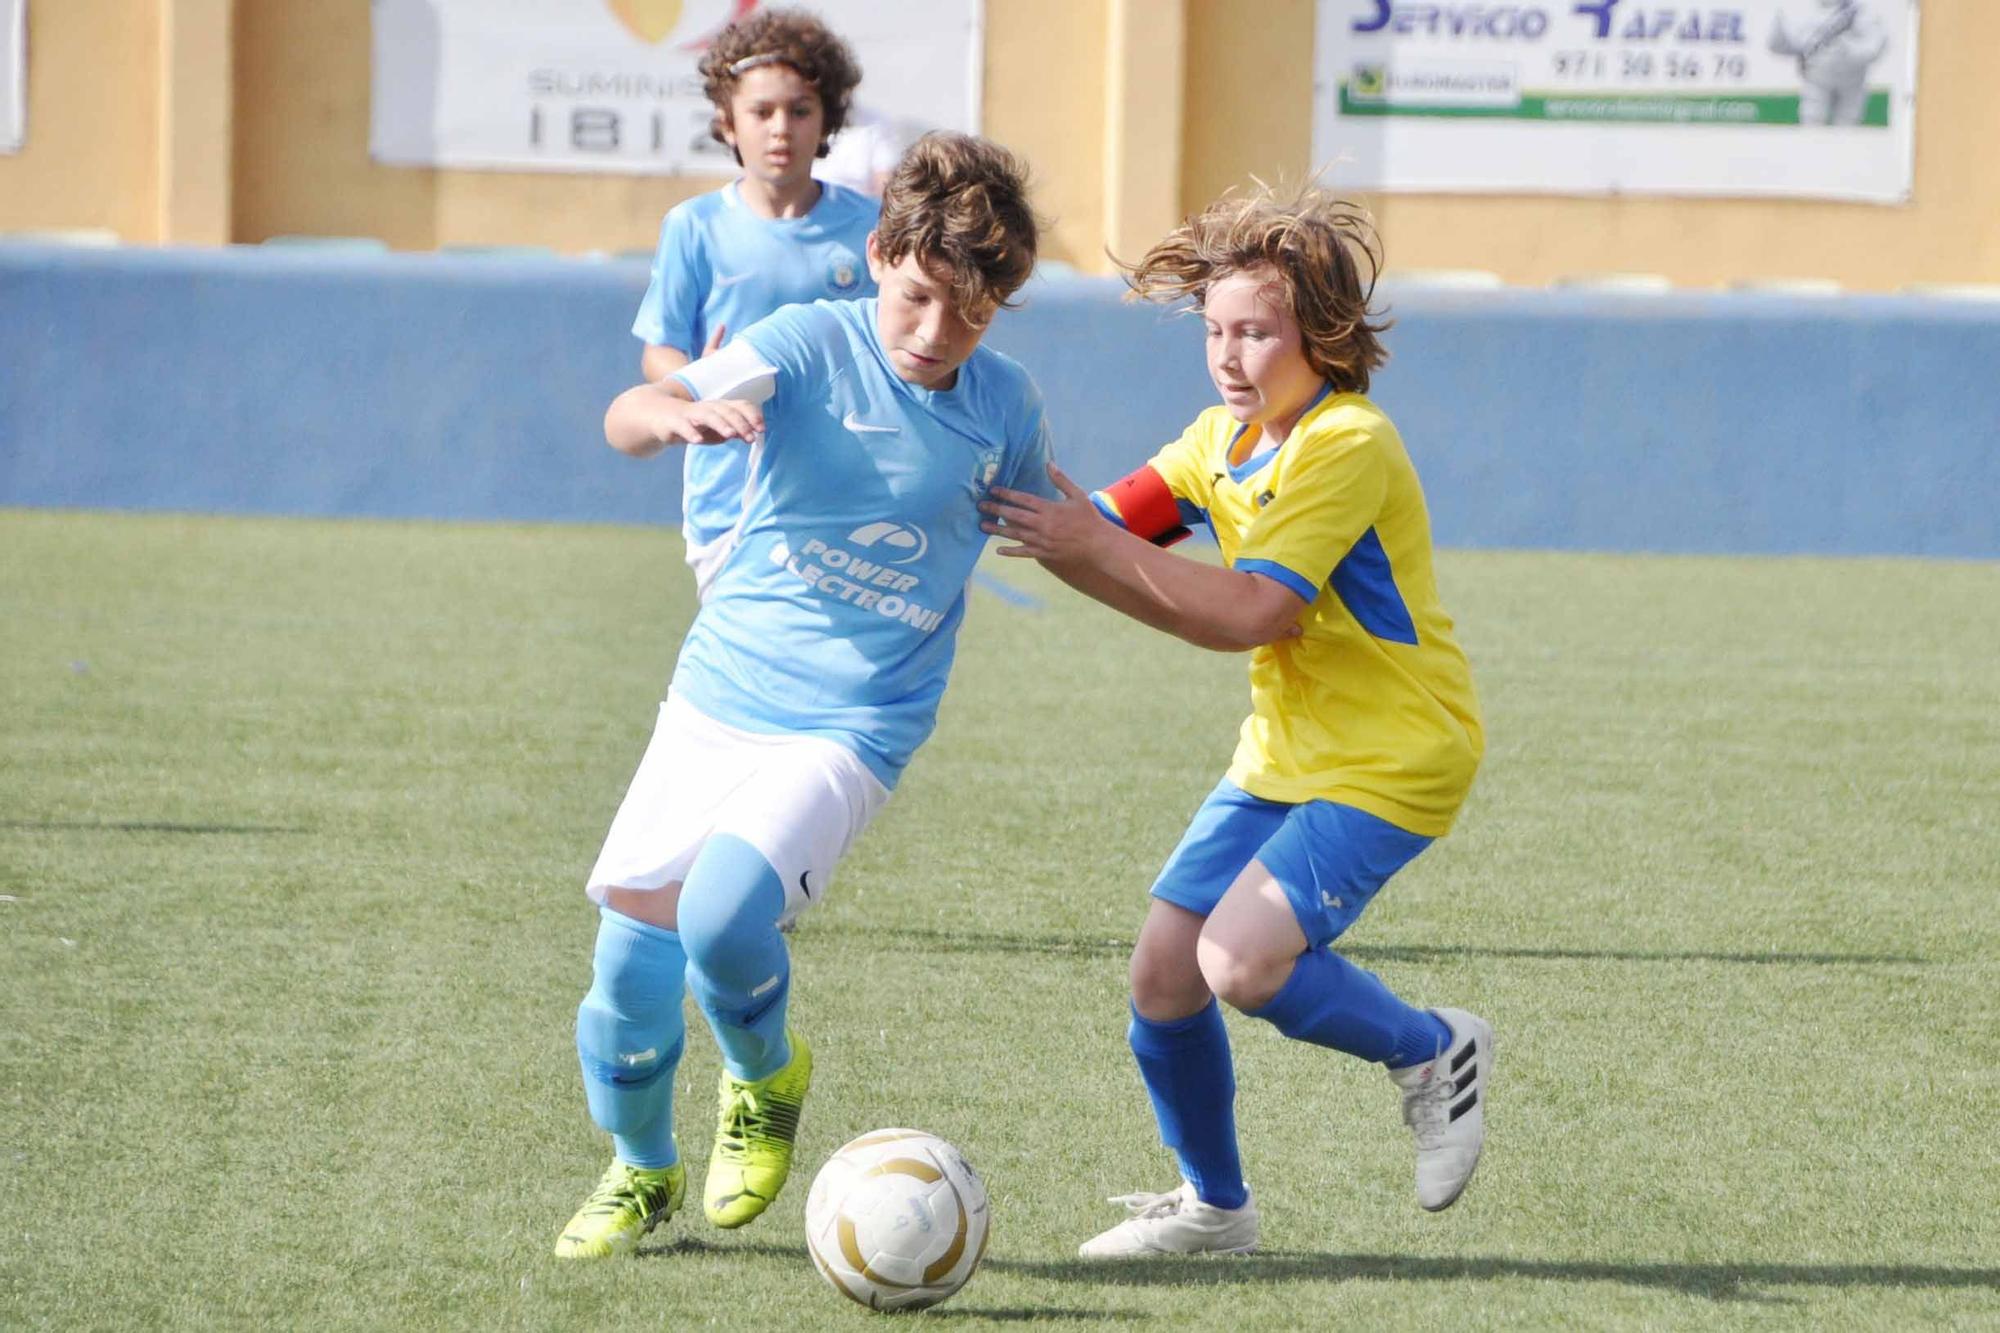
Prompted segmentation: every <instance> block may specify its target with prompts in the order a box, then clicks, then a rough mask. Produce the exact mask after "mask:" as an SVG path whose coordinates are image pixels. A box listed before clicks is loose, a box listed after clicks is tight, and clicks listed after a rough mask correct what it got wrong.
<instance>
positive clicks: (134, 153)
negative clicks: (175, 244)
mask: <svg viewBox="0 0 2000 1333" xmlns="http://www.w3.org/2000/svg"><path fill="white" fill-rule="evenodd" d="M160 72H161V71H160V3H159V0H34V2H33V3H32V4H30V5H29V6H28V140H27V143H26V145H25V146H24V147H23V148H22V150H21V152H19V153H18V154H14V155H10V156H0V230H8V231H27V230H38V229H44V228H83V227H88V228H109V229H111V230H112V231H115V232H117V233H118V234H119V235H120V236H121V237H123V238H124V239H126V240H128V241H155V240H158V239H159V237H160V171H159V162H160V115H159V106H160Z"/></svg>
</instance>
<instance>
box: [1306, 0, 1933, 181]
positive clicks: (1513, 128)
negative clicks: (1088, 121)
mask: <svg viewBox="0 0 2000 1333" xmlns="http://www.w3.org/2000/svg"><path fill="white" fill-rule="evenodd" d="M1916 65H1917V0H1735V2H1734V3H1709V4H1658V3H1653V0H1546V2H1545V3H1539V4H1537V3H1519V4H1493V3H1470V2H1469V0H1436V2H1435V3H1432V2H1430V0H1424V2H1421V3H1419V2H1418V0H1318V30H1317V34H1316V40H1315V43H1314V75H1315V77H1314V107H1313V160H1314V162H1315V164H1316V165H1318V166H1319V167H1320V168H1321V169H1322V170H1324V171H1325V172H1326V173H1327V176H1328V178H1329V179H1330V180H1331V181H1333V182H1334V183H1335V184H1337V185H1339V186H1341V187H1345V188H1350V189H1379V190H1410V191H1466V192H1474V191H1480V192H1484V191H1493V192H1508V193H1523V192H1540V193H1561V194H1617V193H1623V192H1627V191H1629V192H1633V193H1647V194H1685V195H1790V196H1797V197H1807V198H1823V199H1851V200H1866V201H1873V202H1880V203H1899V202H1905V201H1907V200H1908V199H1909V197H1910V184H1911V173H1912V163H1913V159H1914V154H1915V142H1916V136H1915V121H1916Z"/></svg>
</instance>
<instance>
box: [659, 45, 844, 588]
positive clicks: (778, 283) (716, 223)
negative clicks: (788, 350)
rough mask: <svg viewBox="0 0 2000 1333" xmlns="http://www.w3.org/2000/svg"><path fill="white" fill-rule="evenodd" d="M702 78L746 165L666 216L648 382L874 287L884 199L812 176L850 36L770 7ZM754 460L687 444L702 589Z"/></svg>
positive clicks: (688, 508) (686, 512)
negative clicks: (796, 310) (799, 310)
mask: <svg viewBox="0 0 2000 1333" xmlns="http://www.w3.org/2000/svg"><path fill="white" fill-rule="evenodd" d="M701 75H702V80H703V87H704V89H705V90H706V92H707V93H708V99H709V101H710V102H711V103H713V104H714V106H715V118H714V120H713V122H712V123H711V125H710V128H709V133H710V134H712V135H714V137H715V138H716V139H717V140H718V141H719V142H721V143H725V144H727V145H729V147H730V149H731V150H732V151H733V152H734V153H735V154H736V160H737V162H738V164H739V165H741V166H742V168H743V174H742V176H741V177H739V178H738V179H737V180H735V181H732V182H731V183H730V184H728V185H725V186H723V187H722V188H721V189H720V190H716V191H714V192H712V193H710V194H704V195H699V196H697V197H695V198H693V199H690V200H687V201H686V202H685V203H682V204H680V205H678V206H677V207H675V208H674V209H673V210H672V211H671V212H669V213H668V214H667V216H666V220H665V222H663V223H662V224H661V227H660V244H659V249H658V251H657V252H656V253H655V255H654V257H653V277H652V282H651V283H650V285H648V286H647V288H646V296H645V299H644V300H643V301H642V302H641V303H640V305H639V314H638V318H636V319H635V320H634V321H633V322H632V332H633V334H634V335H635V336H636V337H638V338H639V339H640V340H641V341H642V342H644V343H645V344H646V350H645V351H644V353H642V354H641V357H640V371H641V373H642V374H643V375H644V377H645V379H646V381H647V382H648V383H654V382H657V381H659V380H662V379H665V378H666V377H667V376H669V375H671V374H673V373H674V372H675V371H677V370H679V369H680V368H681V367H683V366H685V365H687V363H688V362H690V361H692V360H694V359H695V357H696V356H698V355H700V354H701V352H702V351H704V350H712V349H713V348H714V347H717V346H719V345H720V344H721V342H722V340H723V339H724V338H725V337H727V336H728V333H729V331H730V330H731V329H739V330H740V329H745V328H748V327H749V326H750V325H751V324H753V323H755V322H756V321H757V320H759V319H762V318H763V317H764V316H765V315H768V314H770V313H771V312H772V311H773V310H776V309H778V308H779V307H780V306H786V305H791V304H792V303H794V302H799V301H817V300H821V299H841V298H847V297H855V296H869V295H873V294H874V291H875V282H874V279H873V278H871V277H870V276H869V274H868V267H867V264H866V262H865V260H864V254H865V252H866V248H867V240H868V233H869V232H870V231H872V230H874V227H875V219H876V214H877V211H878V210H877V205H876V201H875V200H874V199H871V198H869V197H867V196H865V195H863V194H860V193H858V192H856V191H854V190H850V189H848V188H846V187H844V186H840V185H834V184H831V183H824V182H821V181H818V180H815V179H814V178H813V174H812V169H813V163H814V162H815V161H817V160H819V159H820V158H823V157H825V156H826V153H827V151H828V144H829V143H830V141H831V140H832V139H833V137H834V135H835V134H836V133H838V132H839V130H840V129H841V127H842V126H843V125H844V124H845V123H846V121H847V116H848V113H849V110H850V108H851V105H852V101H853V96H854V89H855V87H856V86H857V85H858V84H859V83H860V82H861V70H860V68H859V67H858V66H857V65H856V64H855V61H854V54H853V52H851V51H850V50H848V48H847V45H846V43H844V42H842V41H841V40H840V38H838V37H836V36H835V35H834V34H833V33H832V32H830V31H828V30H827V28H826V26H825V25H824V24H822V23H821V22H820V21H819V20H818V19H816V18H814V17H812V16H811V15H810V14H803V13H798V12H795V11H789V10H782V9H772V10H761V11H758V12H756V13H754V14H752V15H750V16H749V17H748V18H745V19H744V20H742V21H741V22H739V23H733V24H731V25H730V26H729V27H727V28H725V29H723V31H722V32H721V34H720V35H718V36H717V37H716V39H715V43H714V45H712V46H711V47H710V48H709V50H708V53H707V54H706V55H704V56H703V57H702V60H701ZM746 456H747V449H746V448H745V447H744V446H742V445H725V446H722V447H719V448H715V449H690V450H688V451H687V456H686V458H685V460H684V464H683V467H682V473H681V533H682V535H683V536H684V537H685V538H686V541H687V562H688V564H689V566H690V567H691V568H693V570H694V575H695V590H696V592H697V594H698V595H706V593H707V590H708V587H709V585H710V584H711V583H713V582H714V579H715V573H716V571H717V570H718V569H720V568H721V566H722V564H723V562H724V561H725V560H727V559H728V557H729V551H730V549H731V535H732V534H733V533H734V531H735V529H736V520H737V518H738V517H739V515H740V514H741V513H742V509H743V483H744V464H745V459H746Z"/></svg>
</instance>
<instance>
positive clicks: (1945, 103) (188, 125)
mask: <svg viewBox="0 0 2000 1333" xmlns="http://www.w3.org/2000/svg"><path fill="white" fill-rule="evenodd" d="M1176 23H1178V24H1179V25H1180V26H1181V31H1179V32H1178V33H1174V32H1166V31H1163V30H1162V31H1154V30H1152V28H1149V26H1148V25H1149V24H1151V25H1158V24H1165V25H1167V26H1169V27H1171V26H1172V25H1174V24H1176ZM29 27H30V34H29V70H28V84H29V125H28V143H27V147H26V149H25V150H24V151H23V152H22V153H21V154H20V155H18V156H13V157H0V230H8V229H14V230H19V229H30V228H51V227H105V228H111V229H114V230H116V231H117V232H118V233H119V234H120V235H122V236H123V237H125V239H127V240H129V241H159V240H171V241H198V242H213V241H218V240H223V239H233V240H238V241H258V240H262V239H264V238H265V237H268V236H272V235H276V234H280V233H289V232H303V233H317V234H336V235H338V234H348V235H368V236H379V237H382V238H383V239H385V240H387V241H388V242H389V243H390V244H391V245H394V246H397V247H399V248H428V247H432V246H439V245H451V244H539V245H547V246H551V247H554V248H556V249H558V250H563V251H571V252H574V251H583V250H612V251H616V250H641V249H648V248H650V247H651V245H652V243H653V238H654V235H655V233H656V231H657V228H658V225H659V219H660V215H661V214H662V213H663V212H665V211H666V209H667V208H669V207H670V206H671V205H673V204H674V203H676V202H678V201H679V200H680V199H683V198H685V197H687V196H688V195H690V194H692V193H695V192H697V191H699V190H704V189H708V188H712V185H713V181H712V179H710V178H705V177H702V178H695V177H689V178H673V177H644V176H609V175H607V176H584V175H571V174H554V173H551V174H540V173H504V172H475V171H434V170H424V169H415V168H405V167H386V166H379V165H377V164H375V163H374V162H372V161H370V160H369V157H368V105H369V75H370V71H369V21H368V6H367V5H365V4H363V3H361V0H233V2H232V0H31V4H30V10H29ZM1312 39H1313V0H987V5H986V65H985V129H986V132H987V133H988V134H990V135H992V136H993V137H994V138H996V139H999V140H1001V141H1002V142H1004V143H1007V144H1009V145H1010V146H1012V147H1013V148H1015V149H1016V150H1017V151H1019V152H1020V153H1022V154H1023V155H1024V156H1025V157H1026V158H1027V160H1028V162H1029V163H1030V165H1031V167H1032V168H1033V171H1034V176H1035V182H1036V191H1037V194H1036V197H1037V200H1038V202H1039V205H1040V207H1041V209H1042V211H1043V213H1044V214H1046V215H1048V216H1049V217H1050V219H1051V221H1052V226H1051V228H1050V231H1049V234H1048V237H1047V240H1046V242H1045V246H1044V252H1045V253H1046V254H1047V255H1048V256H1050V257H1051V258H1057V259H1066V260H1069V261H1070V262H1072V263H1076V264H1078V265H1080V266H1082V267H1085V268H1090V269H1096V270H1100V271H1101V270H1103V269H1105V268H1106V267H1107V264H1106V261H1105V257H1104V255H1105V250H1106V248H1107V246H1114V247H1122V248H1124V249H1130V248H1132V246H1133V244H1134V242H1133V239H1132V238H1133V237H1135V236H1139V235H1142V234H1144V233H1146V232H1147V231H1148V230H1153V231H1157V229H1158V228H1160V227H1164V226H1165V225H1167V223H1168V221H1169V220H1170V219H1171V217H1172V216H1173V215H1174V214H1175V213H1176V212H1177V211H1179V210H1182V209H1193V208H1198V207H1200V206H1201V205H1202V204H1203V203H1205V202H1207V201H1208V200H1209V199H1211V198H1213V197H1214V196H1215V195H1217V194H1218V193H1220V192H1221V191H1222V190H1223V189H1225V188H1227V187H1228V186H1230V185H1234V184H1239V183H1241V182H1243V181H1244V180H1246V179H1247V178H1248V177H1249V176H1251V175H1252V174H1255V175H1259V176H1263V177H1265V178H1267V179H1270V178H1286V179H1297V178H1299V177H1301V176H1303V175H1304V174H1305V173H1306V172H1307V171H1308V170H1309V169H1310V167H1311V166H1312V165H1313V164H1312V163H1311V162H1310V161H1309V158H1310V155H1311V133H1312V131H1311V117H1310V113H1309V108H1310V106H1311V97H1312ZM1995 50H2000V3H1993V0H1933V3H1931V4H1928V5H1926V7H1925V12H1924V20H1923V28H1922V48H1921V52H1920V59H1919V69H1918V90H1919V104H1918V117H1917V159H1916V187H1915V200H1914V202H1913V203H1912V204H1910V205H1909V206H1906V207H1880V206H1874V205H1859V204H1825V203H1809V202H1800V201H1748V200H1684V199H1683V200H1676V199H1647V198H1623V199H1608V198H1607V199H1565V198H1561V197H1552V196H1533V197H1526V196H1509V197H1486V196H1424V195H1400V196H1381V197H1376V198H1373V199H1370V200H1369V201H1368V202H1369V203H1370V204H1371V206H1372V207H1373V208H1374V209H1375V211H1376V215H1377V218H1378V220H1379V222H1380V224H1381V229H1382V232H1383V236H1384V239H1385V241H1386V243H1387V247H1388V253H1389V259H1390V264H1391V267H1392V268H1443V267H1448V268H1462V267H1472V268H1487V269H1492V270H1494V271H1495V272H1497V273H1499V274H1501V275H1502V276H1503V277H1505V278H1507V279H1509V280H1511V281H1514V282H1542V281H1546V280H1548V279H1550V278H1553V277H1558V276H1561V275H1563V274H1568V273H1579V272H1597V271H1610V270H1633V269H1642V270H1647V271H1652V272H1659V273H1664V274H1666V275H1668V276H1669V277H1671V278H1673V279H1674V280H1675V281H1677V282H1682V283H1712V282H1723V281H1728V280H1730V279H1735V278H1744V277H1778V276H1825V277H1833V278H1838V279H1840V280H1842V281H1844V282H1846V283H1848V284H1849V285H1851V286H1856V287H1891V286H1895V285H1898V284H1900V283H1903V282H1910V281H1940V282H1945V281H1982V282H2000V171H1995V170H1993V169H1991V167H1990V165H1989V160H1990V157H1991V154H1992V143H1993V141H1994V139H1995V135H1996V131H2000V92H1996V91H1995V89H1994V87H1993V84H1992V82H1991V79H1990V75H1989V74H1988V73H1987V71H1986V68H1985V66H1986V63H1987V62H1986V59H1985V57H1986V56H1987V55H1988V54H1989V53H1991V52H1993V51H1995ZM1183 54H1184V60H1183V61H1182V64H1181V68H1180V70H1179V72H1178V73H1176V71H1175V70H1174V69H1173V68H1172V66H1173V64H1174V60H1175V59H1180V58H1181V56H1182V55H1183ZM1169 57H1172V58H1169ZM1149 61H1151V62H1154V63H1159V64H1161V66H1162V77H1161V78H1160V79H1159V80H1158V81H1157V82H1152V83H1149V82H1148V81H1147V79H1146V77H1145V68H1146V65H1147V63H1148V62H1149ZM872 77H875V78H883V77H893V73H892V72H885V71H880V70H877V71H872ZM1175 123H1178V124H1179V126H1180V131H1179V141H1178V144H1177V145H1176V144H1172V143H1169V144H1161V143H1158V142H1155V141H1153V140H1152V139H1150V138H1149V137H1148V136H1158V135H1160V134H1166V135H1168V136H1172V135H1173V133H1174V130H1173V128H1172V127H1173V125H1174V124H1175Z"/></svg>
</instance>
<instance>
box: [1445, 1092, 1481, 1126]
mask: <svg viewBox="0 0 2000 1333" xmlns="http://www.w3.org/2000/svg"><path fill="white" fill-rule="evenodd" d="M1477 1105H1479V1093H1478V1092H1477V1091H1473V1092H1468V1093H1466V1094H1465V1096H1464V1098H1463V1099H1462V1100H1460V1101H1459V1103H1458V1104H1457V1105H1456V1106H1454V1107H1452V1108H1451V1118H1452V1119H1453V1120H1454V1121H1456V1120H1457V1119H1458V1118H1459V1117H1460V1116H1462V1115H1464V1114H1465V1113H1466V1112H1467V1111H1470V1110H1471V1109H1472V1108H1473V1107H1475V1106H1477Z"/></svg>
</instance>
